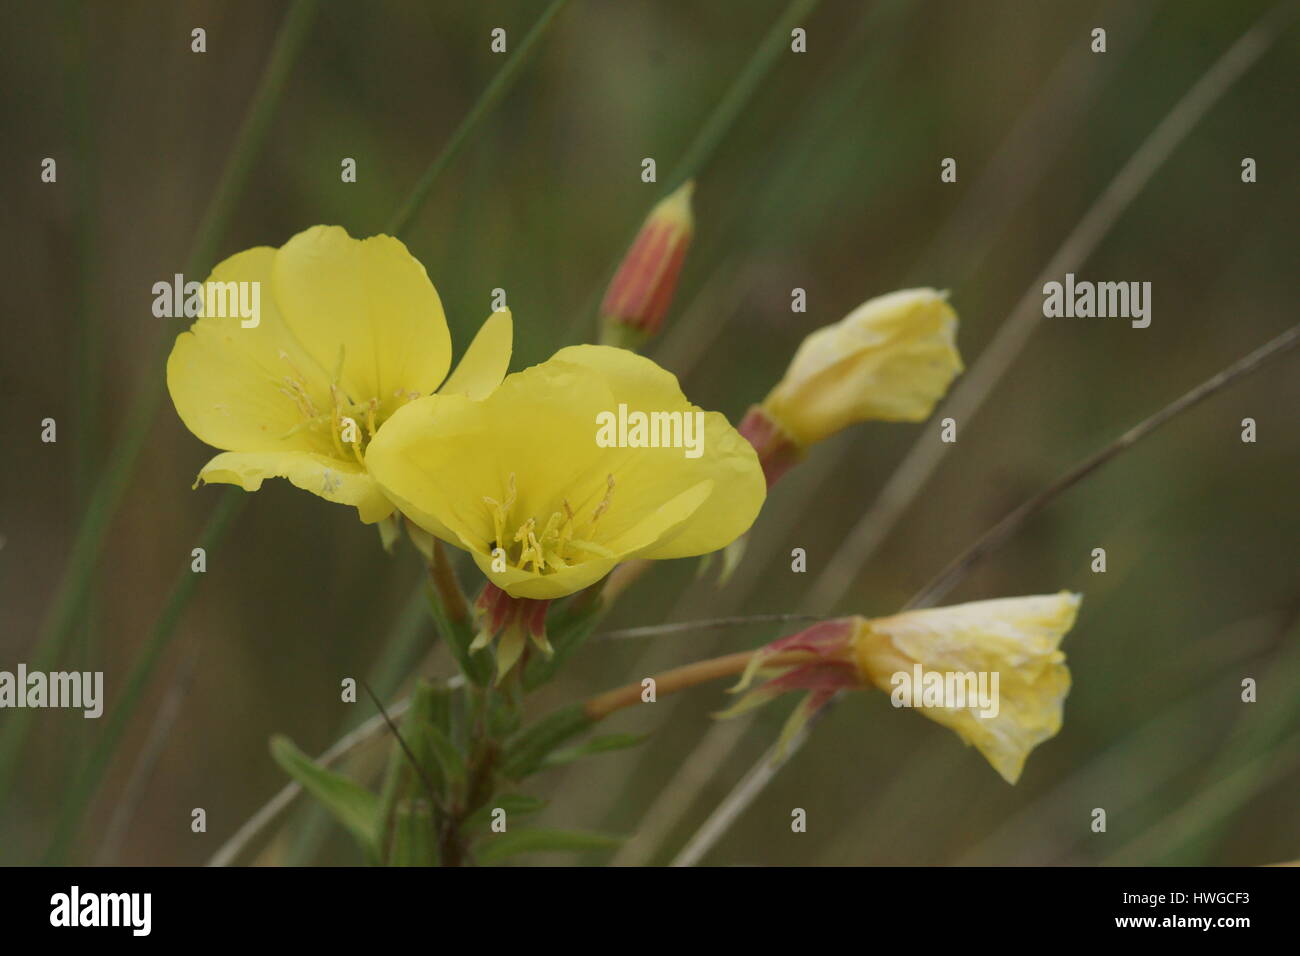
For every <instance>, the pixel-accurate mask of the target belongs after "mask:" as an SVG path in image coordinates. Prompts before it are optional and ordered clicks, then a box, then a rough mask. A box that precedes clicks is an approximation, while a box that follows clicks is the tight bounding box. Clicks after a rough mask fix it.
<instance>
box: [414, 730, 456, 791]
mask: <svg viewBox="0 0 1300 956" xmlns="http://www.w3.org/2000/svg"><path fill="white" fill-rule="evenodd" d="M421 729H422V730H423V732H424V735H425V739H426V740H427V741H428V744H429V749H430V750H431V751H432V753H433V758H434V760H436V761H437V762H438V768H439V769H440V770H441V771H442V775H443V777H444V778H445V779H446V780H447V782H448V783H450V784H451V785H452V786H453V787H455V786H459V785H460V784H462V783H464V782H465V773H466V771H465V758H464V757H462V756H461V755H460V751H459V750H457V749H456V745H455V744H453V743H452V742H451V741H450V740H448V739H447V735H446V734H444V733H443V732H442V731H441V730H439V729H438V728H437V727H435V726H434V725H433V724H432V723H428V724H425V725H424V726H423V727H422V728H421Z"/></svg>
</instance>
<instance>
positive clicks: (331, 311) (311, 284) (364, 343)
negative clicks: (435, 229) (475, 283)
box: [274, 226, 451, 418]
mask: <svg viewBox="0 0 1300 956" xmlns="http://www.w3.org/2000/svg"><path fill="white" fill-rule="evenodd" d="M274 280H275V295H276V300H277V302H278V304H279V306H280V310H281V312H282V313H283V314H284V317H285V321H286V322H287V323H288V326H289V328H290V329H291V330H292V331H293V333H294V334H295V335H296V336H297V338H298V340H299V341H300V342H301V343H302V345H303V347H304V348H305V349H306V351H307V352H308V353H309V354H310V355H311V356H312V357H313V358H314V359H315V360H316V363H317V364H318V365H319V366H320V367H321V368H324V369H328V370H331V372H333V370H335V369H337V368H339V363H340V357H341V358H342V374H341V377H340V384H341V386H342V388H343V389H344V391H345V392H346V393H347V395H348V397H349V398H351V399H352V400H353V401H354V402H358V403H361V402H366V401H369V400H370V399H372V398H377V399H379V401H380V403H381V408H380V417H381V418H382V417H385V416H386V415H387V414H389V413H390V412H391V411H392V409H394V408H396V407H397V406H398V405H399V404H401V401H402V400H403V399H402V396H404V397H409V396H410V395H411V394H412V393H414V394H420V395H424V394H428V393H429V392H432V391H433V390H434V389H435V388H437V387H438V385H439V383H441V382H442V380H443V378H444V377H445V376H446V374H447V369H448V367H449V366H450V364H451V337H450V335H449V333H448V331H447V322H446V319H445V317H444V316H443V311H442V303H441V301H440V300H439V299H438V293H437V292H436V291H435V290H434V288H433V284H432V283H431V282H430V281H429V277H428V275H427V274H426V273H425V271H424V266H422V265H421V264H420V263H419V261H418V260H416V259H415V257H414V256H412V255H411V254H410V252H408V251H407V249H406V246H404V245H403V244H402V243H401V242H400V241H399V240H397V239H394V238H393V237H392V236H372V237H371V238H369V239H353V238H352V237H351V236H349V235H348V234H347V232H346V231H344V230H343V229H342V228H340V227H338V226H313V227H312V228H311V229H308V230H306V231H305V232H301V233H299V234H298V235H296V236H294V237H293V238H292V239H290V240H289V241H288V242H286V243H285V244H284V245H283V246H282V247H281V248H280V251H279V252H278V253H277V254H276V257H275V272H274Z"/></svg>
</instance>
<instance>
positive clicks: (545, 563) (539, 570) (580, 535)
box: [483, 471, 614, 574]
mask: <svg viewBox="0 0 1300 956" xmlns="http://www.w3.org/2000/svg"><path fill="white" fill-rule="evenodd" d="M517 498H518V496H517V494H516V488H515V473H514V472H513V471H512V472H511V473H510V479H509V481H508V482H507V483H506V500H505V501H497V500H496V499H495V498H489V497H488V496H487V495H484V496H483V501H484V503H485V504H486V505H487V506H488V508H489V509H490V510H491V512H492V526H493V533H494V538H493V548H492V551H493V555H494V557H495V556H496V552H497V550H498V549H499V550H500V551H501V552H502V553H503V554H504V555H505V560H506V563H507V565H508V566H510V567H514V568H519V569H520V570H521V571H527V570H529V568H530V567H531V569H532V571H533V572H534V573H536V574H545V573H547V572H555V571H559V570H560V569H562V568H567V567H569V566H570V565H571V564H573V563H574V562H575V561H581V560H582V558H581V556H582V555H583V554H594V555H597V556H599V557H603V558H612V557H614V552H612V551H610V550H609V549H608V548H605V547H602V546H601V545H599V544H596V542H595V541H594V540H593V538H594V537H595V533H596V524H597V522H598V521H600V517H601V515H603V514H604V513H605V512H606V511H608V510H609V504H610V502H611V501H612V500H613V498H614V476H613V475H606V476H605V496H604V497H603V498H601V500H600V503H599V504H598V505H596V507H595V508H593V509H592V512H591V517H590V518H588V519H587V520H586V521H585V522H584V521H582V520H581V519H580V518H579V516H578V515H577V514H575V513H574V511H573V508H572V507H571V506H570V505H569V499H568V498H563V499H561V506H562V509H563V510H561V511H555V512H552V514H551V516H550V517H549V518H548V519H547V520H546V523H545V524H540V523H539V522H538V521H537V519H536V518H533V517H529V518H526V519H525V520H524V521H523V522H522V523H518V524H516V523H514V521H513V520H512V518H511V512H512V511H513V509H514V506H515V501H516V500H517ZM539 528H540V530H539Z"/></svg>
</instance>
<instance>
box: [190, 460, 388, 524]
mask: <svg viewBox="0 0 1300 956" xmlns="http://www.w3.org/2000/svg"><path fill="white" fill-rule="evenodd" d="M267 478H288V479H289V481H290V482H292V483H293V484H294V485H296V486H297V487H299V488H301V489H303V490H304V491H310V492H311V493H312V494H314V495H319V496H320V497H322V498H324V499H326V500H327V501H334V502H338V503H339V504H344V505H352V506H353V507H355V508H356V509H357V514H358V516H359V517H360V518H361V520H362V521H364V522H365V523H366V524H374V523H375V522H376V521H380V520H382V519H384V518H386V517H388V516H389V515H390V514H392V512H393V506H392V504H391V503H390V502H389V501H388V499H387V498H385V497H384V495H383V493H382V492H381V491H380V490H379V486H378V485H376V484H375V482H374V479H372V478H371V477H370V476H369V475H368V474H366V472H365V471H364V470H363V469H362V468H361V467H360V466H359V465H355V464H354V465H350V466H349V465H348V464H346V463H345V462H340V461H337V460H335V459H333V458H331V457H329V456H327V455H317V454H312V453H309V452H301V451H285V452H223V453H222V454H220V455H217V456H216V457H215V458H213V459H212V460H211V461H210V462H208V463H207V464H206V465H204V466H203V470H202V471H200V472H199V480H200V481H204V482H210V483H220V484H228V485H239V487H241V488H243V489H244V490H245V491H257V490H258V489H259V488H261V487H262V482H263V481H265V480H266V479H267Z"/></svg>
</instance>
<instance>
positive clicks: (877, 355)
mask: <svg viewBox="0 0 1300 956" xmlns="http://www.w3.org/2000/svg"><path fill="white" fill-rule="evenodd" d="M956 330H957V314H956V313H955V312H954V311H953V310H952V307H951V306H950V305H948V301H947V299H946V297H945V296H944V294H942V293H939V292H936V291H935V290H933V289H906V290H903V291H901V292H892V293H890V294H889V295H884V296H880V297H879V298H875V299H872V300H870V301H869V302H866V303H864V304H862V305H860V306H858V308H856V309H854V310H853V311H852V312H851V313H849V315H847V316H846V317H845V318H843V319H841V320H840V321H839V322H836V323H835V324H834V325H828V326H826V327H824V328H821V329H818V330H817V331H816V332H813V333H812V334H811V335H809V336H808V337H807V338H806V339H804V340H803V343H802V344H801V345H800V346H799V349H798V351H796V352H795V355H794V359H793V360H792V361H791V362H790V367H789V368H788V369H787V370H786V373H785V376H784V377H783V378H782V379H781V381H780V382H778V383H777V385H776V387H775V388H773V389H772V391H771V392H770V393H769V394H768V396H767V398H766V399H764V400H763V402H762V404H761V405H756V406H754V408H752V409H750V412H749V415H748V416H747V417H746V420H745V422H744V423H742V425H741V432H742V433H743V434H745V435H746V437H748V438H750V439H751V441H753V442H754V444H755V447H757V448H758V450H759V454H760V456H761V457H762V459H763V461H764V464H765V465H767V466H768V473H769V480H772V481H774V480H775V478H776V477H779V475H780V474H781V472H782V471H784V470H785V468H788V467H789V465H790V464H791V463H792V462H793V461H794V460H797V458H798V456H799V454H801V453H802V451H803V450H804V449H806V448H807V447H808V446H810V445H813V444H816V443H817V442H819V441H821V440H822V439H824V438H828V437H830V436H831V435H833V434H835V433H836V432H838V431H839V430H840V429H842V428H845V427H847V426H849V425H852V424H854V423H856V422H861V421H867V420H870V419H877V420H880V421H891V422H894V421H922V420H924V419H925V418H926V417H928V416H929V414H930V411H931V410H932V409H933V408H934V405H935V403H936V402H937V401H938V400H939V399H940V398H941V397H942V396H943V394H944V392H945V391H947V389H948V386H949V384H950V383H951V382H952V380H953V378H954V377H955V376H956V375H957V373H958V372H960V371H961V369H962V364H961V356H960V355H959V354H958V353H957V345H956Z"/></svg>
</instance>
